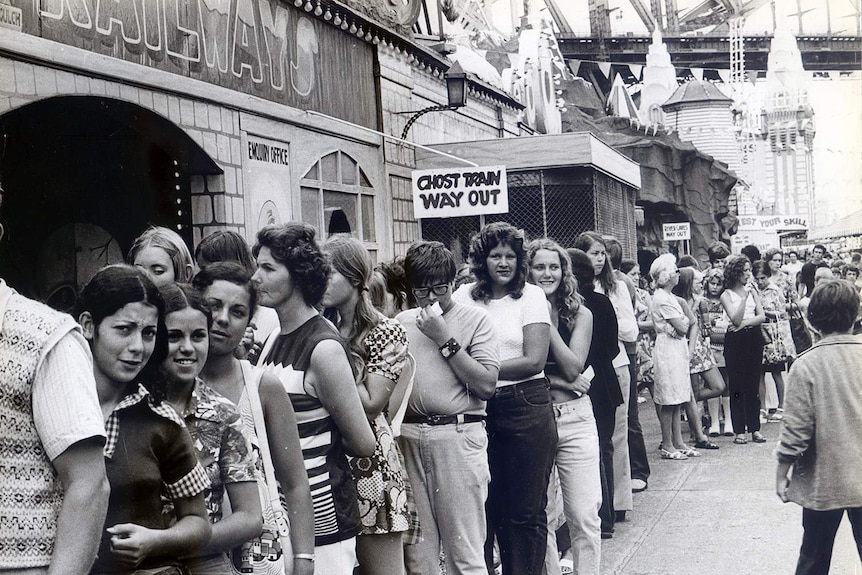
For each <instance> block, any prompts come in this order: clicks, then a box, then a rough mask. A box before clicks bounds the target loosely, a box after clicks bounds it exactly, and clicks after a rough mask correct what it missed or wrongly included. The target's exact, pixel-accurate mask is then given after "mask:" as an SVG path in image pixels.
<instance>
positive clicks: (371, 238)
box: [360, 195, 377, 242]
mask: <svg viewBox="0 0 862 575" xmlns="http://www.w3.org/2000/svg"><path fill="white" fill-rule="evenodd" d="M360 197H361V198H362V239H363V240H365V241H366V242H376V241H377V236H376V234H375V233H374V196H365V195H363V196H360Z"/></svg>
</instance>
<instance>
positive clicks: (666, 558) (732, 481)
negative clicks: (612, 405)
mask: <svg viewBox="0 0 862 575" xmlns="http://www.w3.org/2000/svg"><path fill="white" fill-rule="evenodd" d="M639 413H640V420H641V422H642V423H643V425H644V434H645V437H646V441H647V451H648V452H649V457H650V467H651V468H652V476H651V477H650V479H649V489H647V490H646V491H644V492H643V493H636V494H635V495H634V511H633V512H629V517H628V518H627V521H625V522H624V523H618V524H617V527H616V533H615V535H614V538H613V539H608V540H605V541H603V544H602V575H611V574H620V575H671V574H674V575H675V574H679V575H692V574H694V575H761V574H773V573H774V574H792V573H793V572H794V569H795V567H796V559H797V557H798V551H799V544H800V542H801V541H802V511H801V508H800V507H799V506H797V505H796V504H793V503H787V504H783V503H781V501H780V500H779V499H778V497H777V496H776V495H775V491H774V473H775V457H774V455H773V451H774V448H775V442H776V441H777V439H778V431H779V429H780V425H781V424H780V423H765V424H763V429H762V431H763V434H764V435H765V436H766V438H767V440H768V441H767V443H763V444H755V443H748V444H747V445H735V444H734V443H733V438H732V437H719V438H717V439H716V442H717V443H718V444H719V445H721V449H719V450H717V451H706V450H704V451H702V454H703V455H702V457H699V458H696V459H688V460H686V461H668V460H662V459H660V458H659V454H658V451H657V450H656V448H657V447H658V442H659V440H660V437H661V433H660V431H659V425H658V421H657V419H656V415H655V408H654V406H653V404H652V402H651V401H647V402H646V403H642V404H640V412H639ZM683 425H684V427H683V429H684V430H686V427H685V424H683ZM683 435H684V437H688V433H687V431H685V432H684V434H683ZM860 481H862V477H860ZM829 573H830V574H832V575H837V574H841V575H844V574H847V575H862V565H860V561H859V556H858V555H857V552H856V546H855V543H854V541H853V536H852V533H851V531H850V523H849V522H848V520H847V518H846V517H845V518H844V521H843V522H842V524H841V528H840V529H839V531H838V538H837V540H836V544H835V550H834V553H833V561H832V568H831V570H830V571H829ZM824 575H826V574H825V573H824Z"/></svg>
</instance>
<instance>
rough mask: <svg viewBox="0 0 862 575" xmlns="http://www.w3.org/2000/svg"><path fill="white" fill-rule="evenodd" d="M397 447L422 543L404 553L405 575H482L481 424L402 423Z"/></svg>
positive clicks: (484, 449)
mask: <svg viewBox="0 0 862 575" xmlns="http://www.w3.org/2000/svg"><path fill="white" fill-rule="evenodd" d="M398 444H399V446H400V447H401V451H402V452H403V454H404V461H405V464H406V471H407V476H408V477H409V478H410V484H411V487H412V488H413V497H414V500H415V503H416V512H417V513H418V514H419V523H420V525H421V529H422V536H423V540H422V541H420V542H419V543H416V544H414V545H406V546H405V547H404V559H405V562H406V565H407V573H409V574H410V575H422V574H425V573H438V572H439V570H440V549H441V547H442V549H443V551H444V552H445V555H446V573H449V574H451V575H484V574H485V573H487V570H486V567H485V557H484V545H485V537H486V529H487V525H486V520H485V500H486V499H487V498H488V482H489V481H490V480H491V475H490V472H489V471H488V434H487V433H486V432H485V424H484V423H482V422H475V423H462V424H458V423H453V424H450V425H427V424H416V423H405V424H403V425H402V426H401V437H399V438H398Z"/></svg>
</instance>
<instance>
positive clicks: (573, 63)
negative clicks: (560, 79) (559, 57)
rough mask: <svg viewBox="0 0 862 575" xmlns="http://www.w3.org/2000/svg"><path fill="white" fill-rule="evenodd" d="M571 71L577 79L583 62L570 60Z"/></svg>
mask: <svg viewBox="0 0 862 575" xmlns="http://www.w3.org/2000/svg"><path fill="white" fill-rule="evenodd" d="M567 63H568V65H569V70H571V71H572V75H573V76H575V77H577V76H578V70H580V69H581V61H580V60H569V61H568V62H567Z"/></svg>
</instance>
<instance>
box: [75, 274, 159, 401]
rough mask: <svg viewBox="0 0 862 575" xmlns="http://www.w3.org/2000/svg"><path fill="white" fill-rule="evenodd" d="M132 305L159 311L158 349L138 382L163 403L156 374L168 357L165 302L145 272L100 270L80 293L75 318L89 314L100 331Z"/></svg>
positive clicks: (156, 345) (156, 346)
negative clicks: (121, 310) (102, 325)
mask: <svg viewBox="0 0 862 575" xmlns="http://www.w3.org/2000/svg"><path fill="white" fill-rule="evenodd" d="M130 303H145V304H147V305H151V306H153V307H154V308H156V311H157V312H158V324H157V326H156V344H155V348H154V349H153V354H152V355H151V356H150V359H149V361H148V362H147V365H145V366H144V368H143V369H142V370H141V373H140V374H139V375H138V379H139V381H140V382H141V383H143V384H144V386H145V387H146V388H147V389H148V390H149V391H150V393H152V394H153V397H154V398H155V399H156V401H161V400H162V399H164V388H163V386H162V385H161V384H160V382H159V377H158V375H157V374H158V369H159V366H160V365H161V364H162V362H163V361H164V359H165V357H167V355H168V331H167V329H166V328H165V301H164V299H163V298H162V294H161V292H160V291H159V289H158V288H157V287H156V284H154V283H153V280H152V279H150V276H149V275H148V274H147V273H146V272H144V271H143V270H141V269H140V268H137V267H134V266H130V265H126V264H116V265H110V266H107V267H104V268H102V269H100V270H99V271H98V272H96V274H95V275H94V276H93V277H92V278H90V281H88V282H87V285H85V286H84V288H83V289H82V290H81V295H80V296H79V297H78V304H77V306H76V312H75V317H80V316H81V314H82V313H84V312H87V313H89V314H90V316H91V317H92V318H93V325H94V326H95V327H96V328H98V327H99V324H101V323H102V320H104V319H105V318H106V317H109V316H112V315H114V314H115V313H117V312H118V311H119V310H120V309H122V308H123V307H125V306H126V305H128V304H130Z"/></svg>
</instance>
